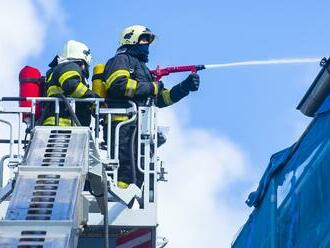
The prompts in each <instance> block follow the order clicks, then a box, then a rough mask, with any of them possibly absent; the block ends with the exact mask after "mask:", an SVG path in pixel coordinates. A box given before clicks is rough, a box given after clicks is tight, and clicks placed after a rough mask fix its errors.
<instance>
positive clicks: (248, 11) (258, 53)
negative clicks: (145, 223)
mask: <svg viewBox="0 0 330 248" xmlns="http://www.w3.org/2000/svg"><path fill="white" fill-rule="evenodd" d="M329 7H330V3H329V2H328V1H325V0H323V1H267V2H266V1H256V0H251V1H244V0H239V1H221V0H209V1H195V0H190V1H187V0H181V1H177V0H168V1H151V0H140V1H131V0H128V1H119V0H116V1H105V0H104V1H64V0H62V1H60V0H47V1H45V0H44V1H42V0H39V1H32V0H11V1H0V68H1V69H0V80H1V82H2V91H1V93H0V96H13V95H17V92H18V82H17V78H18V72H19V69H20V68H21V67H22V66H23V65H26V64H28V65H31V66H35V67H38V68H40V69H41V70H42V71H43V72H45V71H46V69H47V64H48V63H49V62H50V60H51V59H52V58H53V56H54V55H55V54H56V53H57V52H59V51H60V50H61V49H62V47H63V44H64V42H65V41H66V40H68V39H76V40H80V41H83V42H85V43H87V44H88V46H89V47H90V49H91V51H92V54H93V57H94V60H93V65H95V64H97V63H105V62H106V61H107V59H109V58H110V57H111V56H113V54H114V52H115V50H116V48H117V46H118V37H119V33H120V31H121V30H122V29H123V28H124V27H126V26H128V25H132V24H143V25H146V26H148V27H150V29H151V30H152V31H154V32H155V33H156V34H157V35H158V39H157V41H156V42H155V43H154V44H153V45H152V46H151V49H150V52H151V55H150V63H149V66H150V68H154V67H155V66H156V65H158V64H160V65H161V66H166V65H185V64H213V63H227V62H236V61H246V60H262V59H272V58H295V57H299V58H303V57H320V59H321V58H322V56H328V46H327V41H328V40H329V32H328V28H327V25H326V24H327V21H328V9H329ZM318 70H319V66H318V64H317V63H315V64H300V65H267V66H253V67H244V68H242V67H237V68H226V69H221V70H209V71H207V70H205V71H202V72H201V73H200V76H201V88H200V91H198V92H195V93H193V94H191V95H190V96H189V97H187V98H186V99H184V100H183V101H182V102H180V103H178V104H177V105H176V106H172V107H170V108H169V109H167V110H161V111H162V113H161V120H160V122H161V123H162V125H167V126H170V133H169V141H168V143H167V144H166V145H165V146H164V147H163V148H162V151H161V153H162V155H163V159H164V160H165V161H166V166H167V169H168V170H169V172H170V174H169V179H170V180H169V182H168V183H166V184H163V185H162V186H161V190H160V217H159V221H160V232H159V234H160V235H164V236H166V237H167V238H168V239H169V240H170V244H171V245H169V247H193V248H195V247H196V248H197V247H228V246H229V244H230V242H231V241H232V239H233V238H234V234H235V233H236V232H237V231H238V228H239V226H240V225H243V224H244V222H245V220H246V219H247V217H248V214H249V213H250V211H251V209H248V208H247V207H246V206H245V203H244V200H245V199H246V197H247V195H248V193H249V192H250V191H252V190H254V188H255V187H256V185H257V183H258V181H259V178H260V177H261V175H262V173H263V171H264V169H265V167H266V165H267V163H268V159H269V157H270V155H271V154H272V153H275V152H276V151H278V150H279V149H282V148H284V147H287V146H289V145H291V144H292V143H293V142H294V141H295V140H296V139H297V137H299V135H300V133H301V132H302V131H303V130H304V128H305V127H306V124H307V123H308V122H309V121H310V120H309V119H308V118H305V117H304V116H302V115H301V114H300V113H299V112H298V111H296V110H295V107H296V105H297V104H298V102H299V100H300V99H301V98H302V96H303V95H304V93H305V91H306V90H307V88H308V86H309V85H310V84H311V82H312V80H313V79H314V77H315V76H316V74H317V72H318ZM186 76H187V74H185V73H182V74H177V75H175V76H171V77H168V78H166V79H164V82H165V84H166V85H168V87H170V86H172V85H174V84H176V83H178V82H180V81H181V80H183V79H184V78H185V77H186ZM0 131H1V132H2V134H4V131H3V129H0Z"/></svg>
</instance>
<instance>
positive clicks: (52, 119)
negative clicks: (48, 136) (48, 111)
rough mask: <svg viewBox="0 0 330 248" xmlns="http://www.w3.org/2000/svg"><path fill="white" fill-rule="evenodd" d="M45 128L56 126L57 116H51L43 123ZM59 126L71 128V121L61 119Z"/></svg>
mask: <svg viewBox="0 0 330 248" xmlns="http://www.w3.org/2000/svg"><path fill="white" fill-rule="evenodd" d="M42 125H43V126H55V116H49V117H48V118H47V119H46V120H44V121H43V122H42ZM58 125H59V126H71V120H70V119H68V118H62V117H60V118H59V120H58Z"/></svg>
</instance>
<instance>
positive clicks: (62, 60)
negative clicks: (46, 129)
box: [42, 40, 99, 126]
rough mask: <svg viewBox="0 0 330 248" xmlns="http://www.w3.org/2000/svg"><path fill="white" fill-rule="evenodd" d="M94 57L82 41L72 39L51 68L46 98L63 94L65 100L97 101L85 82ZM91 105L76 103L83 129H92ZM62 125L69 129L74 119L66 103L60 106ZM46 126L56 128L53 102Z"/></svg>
mask: <svg viewBox="0 0 330 248" xmlns="http://www.w3.org/2000/svg"><path fill="white" fill-rule="evenodd" d="M91 59H92V56H91V53H90V50H89V48H88V47H87V46H86V45H85V44H84V43H82V42H78V41H75V40H69V41H68V42H67V43H66V44H65V45H64V48H63V51H62V53H61V54H60V55H58V56H57V57H55V60H57V61H55V60H53V61H52V62H51V64H50V65H49V66H50V67H51V68H50V69H49V70H48V72H47V74H46V76H47V77H46V87H45V88H46V89H45V92H46V95H47V96H48V97H56V96H57V95H59V94H63V95H64V96H66V97H74V98H94V97H99V96H98V95H97V94H95V93H94V92H93V91H91V90H90V89H89V88H88V85H87V83H86V80H87V79H88V77H89V65H90V62H91ZM90 105H91V104H90V103H83V102H77V103H76V115H77V117H78V119H79V121H80V123H81V124H82V125H83V126H89V125H90V121H91V112H90ZM59 117H60V118H59V125H60V126H70V125H71V119H70V114H69V112H68V110H66V108H65V106H64V104H63V103H62V102H61V104H60V116H59ZM42 124H43V125H55V116H54V103H47V104H46V110H45V116H44V118H43V121H42Z"/></svg>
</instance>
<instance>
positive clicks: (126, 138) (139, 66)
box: [103, 25, 199, 188]
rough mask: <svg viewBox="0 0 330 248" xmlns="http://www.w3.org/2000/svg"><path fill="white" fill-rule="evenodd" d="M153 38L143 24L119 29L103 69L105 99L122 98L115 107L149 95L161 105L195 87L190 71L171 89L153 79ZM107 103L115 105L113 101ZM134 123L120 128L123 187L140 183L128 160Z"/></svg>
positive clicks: (194, 76) (120, 182) (139, 102)
mask: <svg viewBox="0 0 330 248" xmlns="http://www.w3.org/2000/svg"><path fill="white" fill-rule="evenodd" d="M154 39H155V34H154V33H153V32H151V30H150V29H148V28H147V27H145V26H141V25H134V26H130V27H127V28H125V29H124V30H123V31H122V33H121V36H120V41H119V48H118V50H117V53H116V54H115V56H114V57H113V58H111V59H110V60H108V62H107V64H106V66H105V70H104V73H103V80H104V82H105V87H106V95H107V99H110V100H111V99H117V100H123V102H124V103H121V104H120V106H119V107H125V106H127V100H133V101H134V102H135V103H136V104H137V105H138V106H143V105H145V104H146V102H147V100H148V99H149V98H153V99H154V102H155V105H156V106H158V107H160V108H162V107H166V106H169V105H171V104H173V103H176V102H178V101H179V100H181V99H182V98H184V97H185V96H187V95H188V94H189V92H190V91H197V90H198V87H199V76H198V74H196V73H193V74H190V75H189V76H188V77H187V78H186V79H185V80H184V81H183V82H181V83H179V84H177V85H175V86H174V87H173V88H172V89H166V88H164V85H163V83H162V82H159V83H158V82H156V81H155V79H154V78H153V76H152V75H151V73H150V71H149V69H148V67H147V66H146V63H147V62H148V59H149V58H148V55H149V45H150V44H151V43H152V42H153V41H154ZM125 102H126V104H125ZM111 106H115V105H114V103H113V104H112V105H111ZM127 119H128V117H127V116H113V119H112V122H115V123H119V122H121V121H124V120H127ZM135 126H136V123H134V124H129V125H125V126H123V127H121V129H120V130H121V131H120V144H119V160H120V167H119V173H118V186H119V187H124V188H125V187H127V186H128V184H130V183H136V184H137V185H138V186H141V184H142V180H143V176H142V174H141V173H139V170H137V169H136V174H137V178H136V179H135V178H132V174H134V173H132V166H131V165H132V164H134V163H132V161H130V158H131V157H132V156H130V155H131V149H130V141H131V139H132V133H134V132H133V130H134V128H135ZM105 133H106V132H105ZM104 138H105V137H104ZM105 140H106V139H105Z"/></svg>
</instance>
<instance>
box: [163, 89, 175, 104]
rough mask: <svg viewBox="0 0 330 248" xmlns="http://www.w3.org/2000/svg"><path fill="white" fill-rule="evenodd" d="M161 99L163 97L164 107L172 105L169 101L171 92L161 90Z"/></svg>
mask: <svg viewBox="0 0 330 248" xmlns="http://www.w3.org/2000/svg"><path fill="white" fill-rule="evenodd" d="M162 97H163V100H164V103H165V104H166V105H171V104H173V102H172V100H171V92H170V91H169V90H163V91H162Z"/></svg>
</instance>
